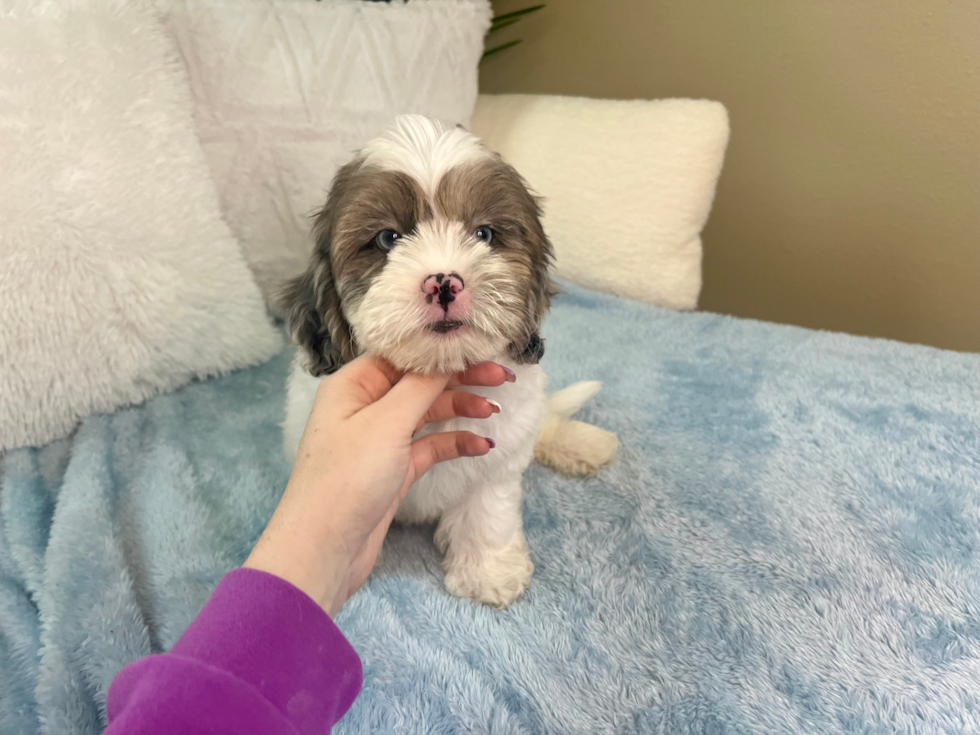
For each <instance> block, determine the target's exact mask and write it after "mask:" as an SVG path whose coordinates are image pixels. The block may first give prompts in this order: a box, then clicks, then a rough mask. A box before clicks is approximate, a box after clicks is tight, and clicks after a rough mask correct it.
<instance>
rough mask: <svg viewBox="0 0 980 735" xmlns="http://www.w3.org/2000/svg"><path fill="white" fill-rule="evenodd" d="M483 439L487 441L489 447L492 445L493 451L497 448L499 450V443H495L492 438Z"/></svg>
mask: <svg viewBox="0 0 980 735" xmlns="http://www.w3.org/2000/svg"><path fill="white" fill-rule="evenodd" d="M483 438H484V439H486V440H487V444H489V445H490V448H491V449H496V448H497V442H495V441H494V440H493V439H491V438H490V437H489V436H485V437H483Z"/></svg>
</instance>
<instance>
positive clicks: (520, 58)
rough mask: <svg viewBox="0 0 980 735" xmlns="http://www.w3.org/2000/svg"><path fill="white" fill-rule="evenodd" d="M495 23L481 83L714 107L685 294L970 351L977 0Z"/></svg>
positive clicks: (608, 2) (747, 310) (780, 2)
mask: <svg viewBox="0 0 980 735" xmlns="http://www.w3.org/2000/svg"><path fill="white" fill-rule="evenodd" d="M545 1H546V2H548V0H545ZM530 4H532V3H531V2H529V0H496V2H495V3H494V5H495V10H496V11H497V12H498V13H500V12H506V11H508V10H514V9H516V8H520V7H524V6H526V5H530ZM511 38H523V39H524V43H523V44H522V45H520V46H517V47H515V48H513V49H510V50H508V51H505V52H503V53H501V54H500V55H499V56H497V57H495V58H490V59H488V60H487V61H486V62H485V63H484V65H483V68H482V73H481V90H482V91H484V92H491V93H494V92H531V93H549V94H572V95H587V96H592V97H610V98H634V97H644V98H655V97H707V98H711V99H716V100H720V101H721V102H723V103H724V104H725V105H726V106H727V107H728V110H729V114H730V116H731V122H732V138H731V143H730V146H729V149H728V156H727V160H726V163H725V170H724V172H723V173H722V177H721V182H720V184H719V189H718V196H717V198H716V200H715V206H714V210H713V212H712V215H711V219H710V221H709V223H708V226H707V228H706V229H705V232H704V244H705V262H704V290H703V292H702V296H701V304H700V305H701V308H703V309H707V310H711V311H720V312H725V313H731V314H737V315H740V316H748V317H755V318H760V319H767V320H772V321H779V322H789V323H793V324H801V325H804V326H808V327H819V328H824V329H833V330H842V331H848V332H854V333H856V334H869V335H876V336H882V337H890V338H895V339H901V340H906V341H910V342H923V343H926V344H932V345H936V346H940V347H945V348H950V349H957V350H978V351H980V3H978V2H976V0H860V1H855V0H810V1H809V2H797V1H793V0H700V1H697V0H695V1H694V2H692V1H691V0H550V2H549V5H548V7H547V8H545V9H544V10H543V11H541V12H540V13H537V14H536V15H535V16H531V17H529V18H527V19H526V20H525V21H523V22H522V23H519V24H517V25H515V26H513V27H512V28H509V29H506V30H504V31H501V32H500V33H499V34H495V36H493V37H492V41H493V42H495V43H496V42H501V41H506V40H509V39H511Z"/></svg>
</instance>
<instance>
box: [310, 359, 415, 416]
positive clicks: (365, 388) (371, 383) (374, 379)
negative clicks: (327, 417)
mask: <svg viewBox="0 0 980 735" xmlns="http://www.w3.org/2000/svg"><path fill="white" fill-rule="evenodd" d="M402 375H403V373H401V372H399V371H398V370H395V368H394V367H392V366H391V364H390V363H389V362H388V361H387V360H383V359H381V358H380V357H375V356H373V355H362V356H361V357H358V358H357V359H356V360H353V361H351V362H349V363H347V364H346V365H344V367H342V368H341V369H340V370H338V371H337V372H336V373H334V374H333V375H331V376H330V377H329V378H327V379H326V380H324V381H323V383H321V390H322V391H324V392H326V394H327V395H328V399H327V400H329V401H331V403H332V404H333V405H334V406H336V407H337V408H339V409H341V410H343V411H344V412H345V413H346V414H347V415H350V414H353V413H356V412H357V411H359V410H360V409H362V408H364V407H365V406H369V405H371V404H372V403H375V402H377V401H379V400H380V399H381V398H383V397H384V396H385V395H387V394H388V393H389V392H390V391H391V388H392V386H394V385H395V384H396V383H398V381H399V380H401V378H402ZM317 394H318V395H319V394H320V391H317Z"/></svg>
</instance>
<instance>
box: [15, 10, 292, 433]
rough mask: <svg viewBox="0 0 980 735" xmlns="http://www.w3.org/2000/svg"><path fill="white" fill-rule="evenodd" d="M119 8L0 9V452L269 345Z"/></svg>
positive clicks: (147, 16)
mask: <svg viewBox="0 0 980 735" xmlns="http://www.w3.org/2000/svg"><path fill="white" fill-rule="evenodd" d="M183 74H184V71H183V67H182V65H181V63H180V60H179V58H178V57H177V55H176V53H175V48H174V47H173V45H172V42H171V41H170V40H169V38H168V37H167V36H166V35H165V32H164V31H163V28H162V26H161V25H160V24H159V23H158V21H157V20H156V18H155V16H154V15H153V14H152V13H151V12H150V11H149V10H148V9H146V8H145V7H144V6H143V5H142V3H139V2H133V1H132V0H63V1H62V2H58V3H52V2H50V1H46V0H8V1H7V2H4V3H3V4H2V5H0V172H2V173H0V451H2V450H4V449H9V448H11V447H17V446H21V445H28V444H41V443H44V442H48V441H50V440H52V439H55V438H58V437H61V436H64V435H65V434H67V433H68V432H70V431H71V430H72V428H73V427H74V426H75V424H76V423H77V422H78V421H79V420H80V419H81V418H83V417H85V416H86V415H88V414H90V413H93V412H98V411H111V410H113V409H115V408H117V407H119V406H122V405H125V404H128V403H132V402H135V401H141V400H143V399H145V398H147V397H148V396H151V395H153V394H155V393H158V392H160V391H164V390H170V389H173V388H176V387H177V386H179V385H181V384H183V383H186V382H188V381H190V380H192V379H193V378H196V377H203V376H207V375H213V374H216V373H221V372H224V371H228V370H232V369H234V368H238V367H242V366H245V365H250V364H253V363H257V362H259V361H261V360H265V359H266V358H268V357H270V356H271V355H273V354H274V353H275V352H276V351H277V350H278V349H279V348H280V336H279V333H278V332H277V331H276V330H275V329H274V328H273V326H272V325H271V324H270V323H269V322H268V320H267V317H266V313H265V309H264V305H263V302H262V299H261V296H260V294H259V291H258V288H257V287H256V286H255V283H254V282H253V281H252V279H251V276H250V274H249V271H248V268H247V266H246V265H245V261H244V259H243V257H242V255H241V253H240V251H239V247H238V244H237V242H236V240H235V239H234V237H233V236H232V234H231V232H230V231H229V229H228V227H227V226H226V225H225V223H224V222H223V221H222V219H221V216H220V213H219V208H218V201H217V196H216V194H215V190H214V187H213V184H212V183H211V180H210V176H209V171H208V167H207V164H206V162H205V160H204V156H203V154H202V152H201V148H200V145H199V144H198V142H197V139H196V136H195V132H194V124H193V120H192V112H191V109H192V108H191V100H190V95H189V92H188V89H187V83H186V80H185V78H184V76H183Z"/></svg>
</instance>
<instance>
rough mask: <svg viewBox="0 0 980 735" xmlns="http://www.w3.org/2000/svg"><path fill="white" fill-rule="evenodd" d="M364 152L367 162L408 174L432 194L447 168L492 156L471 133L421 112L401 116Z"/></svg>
mask: <svg viewBox="0 0 980 735" xmlns="http://www.w3.org/2000/svg"><path fill="white" fill-rule="evenodd" d="M361 153H362V155H363V156H364V163H365V164H366V165H373V166H376V167H378V168H380V169H382V170H384V171H400V172H402V173H405V174H408V175H409V176H411V177H412V178H414V179H415V180H416V181H418V182H419V184H421V185H422V188H423V190H424V191H425V192H426V193H427V194H429V195H430V196H431V195H432V194H434V193H435V191H436V187H438V185H439V180H440V179H441V178H442V177H443V176H444V175H445V174H446V172H447V171H449V170H450V169H452V168H455V167H456V166H459V165H461V164H464V163H469V162H472V161H478V160H481V159H485V158H488V157H489V156H490V152H489V151H488V150H487V149H486V148H485V147H484V146H483V144H482V143H481V142H480V140H479V138H477V137H476V136H474V135H473V134H472V133H469V132H467V131H466V130H464V129H463V128H458V127H453V126H449V125H446V124H444V123H442V122H439V121H438V120H433V119H431V118H428V117H424V116H422V115H399V116H398V117H397V118H395V124H394V125H393V126H392V127H391V128H389V129H388V130H387V131H386V132H385V133H383V134H382V135H381V136H380V137H378V138H375V139H374V140H372V141H371V142H370V143H368V144H367V145H366V146H365V147H364V149H363V150H362V151H361Z"/></svg>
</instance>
